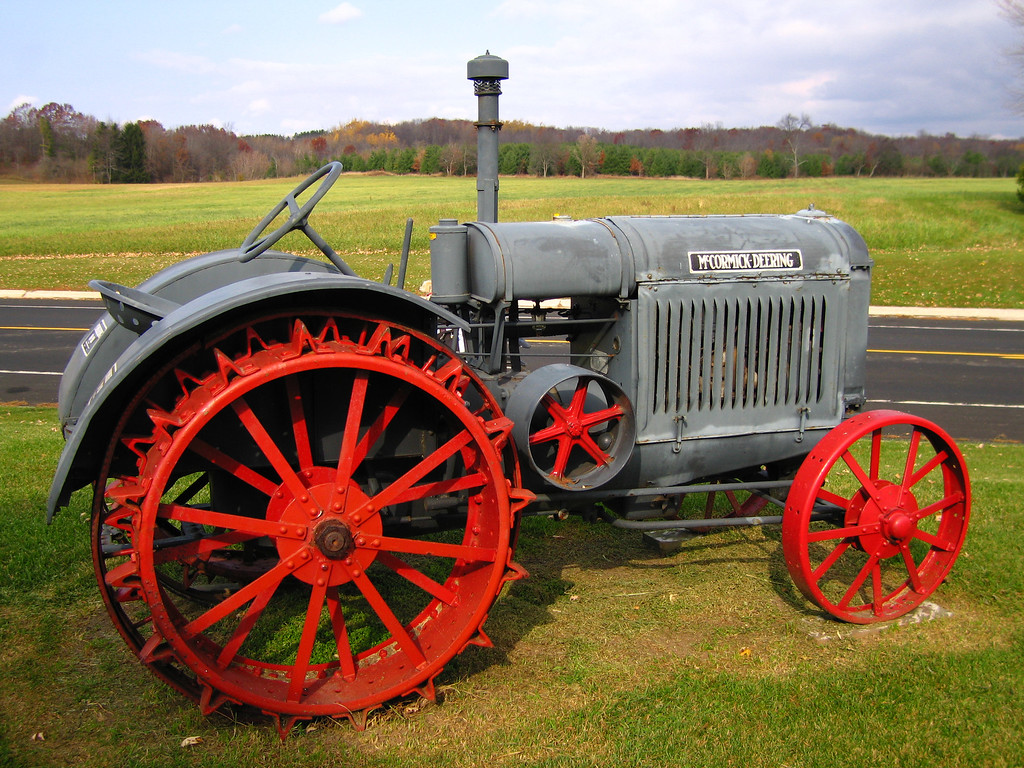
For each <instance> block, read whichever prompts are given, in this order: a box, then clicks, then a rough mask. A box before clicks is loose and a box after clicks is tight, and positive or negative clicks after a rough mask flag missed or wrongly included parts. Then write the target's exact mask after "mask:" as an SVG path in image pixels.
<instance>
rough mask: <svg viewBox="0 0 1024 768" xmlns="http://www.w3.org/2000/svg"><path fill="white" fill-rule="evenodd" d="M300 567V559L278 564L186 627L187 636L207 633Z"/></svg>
mask: <svg viewBox="0 0 1024 768" xmlns="http://www.w3.org/2000/svg"><path fill="white" fill-rule="evenodd" d="M300 565H302V562H301V561H299V558H295V560H294V561H282V562H280V563H278V564H277V565H276V566H274V567H273V568H271V569H270V570H269V571H267V572H266V573H265V574H263V575H262V576H260V577H259V578H258V579H255V580H254V581H252V582H250V583H249V584H247V585H246V586H244V587H242V588H241V589H240V590H238V591H237V592H235V593H233V594H230V595H228V596H227V597H225V598H224V599H223V600H221V601H220V602H219V603H217V605H215V606H214V607H213V608H211V609H210V610H208V611H207V612H206V613H204V614H202V615H201V616H199V618H197V619H194V620H193V621H190V622H189V623H188V624H187V625H185V628H184V631H185V634H186V635H189V636H195V635H198V634H200V633H201V632H204V631H206V630H207V629H209V628H210V627H212V626H213V625H214V624H216V623H217V622H218V621H220V620H221V619H223V618H225V617H226V616H228V615H230V614H231V613H233V612H234V611H237V610H238V609H240V608H241V607H242V606H243V605H245V604H246V603H248V602H249V601H250V600H252V599H253V598H255V597H256V596H257V595H259V594H260V593H261V592H263V591H265V590H271V589H276V588H277V585H278V584H279V583H280V582H281V580H282V579H284V577H285V576H287V575H288V574H289V573H291V572H292V571H294V570H295V569H296V568H298V567H299V566H300Z"/></svg>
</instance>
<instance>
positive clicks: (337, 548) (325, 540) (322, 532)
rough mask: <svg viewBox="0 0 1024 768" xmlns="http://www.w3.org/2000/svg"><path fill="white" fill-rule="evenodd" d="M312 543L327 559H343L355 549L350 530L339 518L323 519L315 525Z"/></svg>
mask: <svg viewBox="0 0 1024 768" xmlns="http://www.w3.org/2000/svg"><path fill="white" fill-rule="evenodd" d="M313 543H314V544H315V545H316V547H317V549H319V550H320V553H321V554H322V555H323V556H324V557H326V558H327V559H328V560H344V559H345V558H346V557H348V555H349V554H350V553H351V552H352V550H353V549H355V545H356V543H355V540H354V539H353V538H352V531H350V530H349V527H348V526H347V525H345V523H343V522H341V520H325V521H324V522H322V523H320V525H318V526H317V527H316V531H315V532H314V533H313Z"/></svg>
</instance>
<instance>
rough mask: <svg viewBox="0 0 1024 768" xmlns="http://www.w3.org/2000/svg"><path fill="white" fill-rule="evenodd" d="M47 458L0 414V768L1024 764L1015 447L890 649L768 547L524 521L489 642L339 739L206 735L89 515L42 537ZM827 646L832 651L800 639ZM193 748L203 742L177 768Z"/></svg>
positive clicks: (991, 456) (1023, 450)
mask: <svg viewBox="0 0 1024 768" xmlns="http://www.w3.org/2000/svg"><path fill="white" fill-rule="evenodd" d="M60 447H61V440H60V436H59V434H58V433H57V429H56V425H55V414H54V412H53V410H52V409H47V408H24V407H23V408H6V409H2V410H0V451H2V455H3V457H4V458H3V464H4V479H3V481H2V483H0V510H2V514H3V525H2V526H0V765H3V766H57V765H76V766H111V765H130V766H161V767H162V766H176V765H180V766H185V765H205V766H237V765H246V766H250V767H251V768H258V767H260V766H282V767H287V766H307V767H308V766H335V765H354V766H422V765H436V766H467V767H469V766H473V767H474V768H475V767H477V766H483V765H487V766H520V765H535V766H574V765H599V766H623V765H629V766H634V765H635V766H641V765H645V766H646V765H649V766H665V765H687V766H783V765H784V766H791V767H792V768H796V767H797V766H806V767H807V768H817V767H818V766H823V765H829V766H864V765H882V764H884V765H891V766H912V765H921V764H941V765H943V766H951V767H953V766H1019V765H1021V763H1022V760H1024V712H1022V710H1021V707H1020V697H1021V691H1022V690H1024V666H1022V665H1021V663H1020V659H1021V654H1022V652H1024V611H1022V610H1021V608H1020V595H1021V592H1022V591H1024V562H1022V560H1021V558H1020V556H1019V535H1018V533H1017V532H1018V531H1019V530H1020V528H1021V526H1022V525H1024V513H1022V512H1021V510H1020V504H1019V499H1020V497H1021V494H1022V493H1024V472H1022V469H1024V447H1021V446H1005V445H1003V446H1000V445H991V444H990V445H983V446H982V445H968V446H963V448H964V449H965V454H966V458H967V461H968V464H969V466H970V468H971V473H972V480H973V489H974V502H975V503H974V517H973V519H972V528H971V532H970V535H969V537H968V541H967V544H966V547H965V550H964V553H963V554H962V556H961V557H960V559H959V561H958V563H957V565H956V568H955V569H954V571H953V574H952V576H951V578H950V579H949V580H948V581H947V582H946V583H945V584H944V585H942V587H940V589H939V590H938V592H937V593H936V595H935V598H936V599H937V601H938V602H939V603H940V604H941V605H942V607H944V608H945V609H947V610H949V611H952V616H951V617H948V618H944V619H941V620H936V621H933V622H930V623H926V624H920V625H917V626H908V627H902V628H893V629H889V630H888V631H885V632H882V633H874V632H868V633H865V634H857V633H855V632H854V631H853V630H854V627H852V626H849V625H839V624H836V623H833V622H830V621H827V620H825V619H823V618H821V615H820V614H819V612H818V611H816V610H815V609H813V607H812V606H810V605H808V604H807V603H806V602H805V601H804V600H803V599H802V598H801V597H800V595H799V594H798V593H797V592H796V590H795V588H794V587H793V585H792V583H791V582H790V580H789V578H788V575H787V573H786V568H785V564H784V562H783V560H782V552H781V546H780V542H779V538H778V536H779V531H778V529H774V528H764V529H747V530H734V531H730V532H727V533H722V534H714V535H709V536H706V537H698V538H696V539H693V540H691V541H689V542H687V543H686V544H685V545H684V547H683V549H682V551H681V552H679V553H678V554H674V555H669V556H665V557H661V556H655V555H654V554H653V553H652V552H650V551H649V550H647V549H645V548H643V547H642V546H641V543H640V540H639V538H638V534H635V533H627V532H624V531H619V530H618V529H614V528H611V527H610V526H607V525H605V524H600V523H590V524H588V523H585V522H583V521H581V520H578V519H575V518H572V519H570V520H569V521H566V522H558V521H556V520H551V519H547V518H534V519H530V520H528V521H527V524H526V525H525V526H524V531H523V534H522V536H521V539H520V545H519V550H518V552H519V554H518V557H517V559H518V560H519V561H520V562H521V563H522V564H523V565H525V566H526V567H527V568H528V569H529V570H530V572H531V577H530V578H529V579H527V580H526V581H522V582H517V583H516V584H514V585H512V587H511V588H510V589H506V591H505V592H504V593H503V595H502V597H501V598H500V599H499V601H498V603H497V604H496V605H495V607H494V609H493V611H492V613H491V617H490V619H489V621H488V624H487V630H488V632H489V634H490V635H491V637H492V638H493V640H494V641H495V647H494V648H492V649H483V648H471V649H469V650H467V651H466V652H465V653H463V654H462V655H461V656H459V657H458V658H457V659H456V660H455V661H454V662H453V663H451V664H450V665H449V667H448V668H447V669H446V670H445V671H444V672H443V673H442V675H441V677H440V678H439V680H438V689H439V694H440V702H439V703H438V704H428V703H426V702H423V701H418V700H407V701H404V702H399V703H397V704H396V705H394V706H392V707H389V708H387V709H385V710H381V711H379V712H378V713H377V714H375V715H374V716H372V717H371V722H370V725H369V727H368V728H367V730H366V731H364V732H361V733H358V732H355V731H353V730H352V729H351V728H350V727H348V726H347V725H345V724H334V723H323V722H321V723H316V724H315V727H313V728H309V729H305V728H297V729H296V730H295V732H293V734H292V735H291V737H290V738H289V739H288V740H287V741H286V742H284V743H282V742H281V741H280V740H279V738H278V735H277V732H276V730H275V729H274V728H273V727H272V726H271V725H269V724H267V723H263V724H258V723H256V724H254V723H250V722H240V721H233V720H230V719H228V718H227V717H225V716H223V715H219V714H218V715H214V716H211V717H208V718H204V717H203V716H202V715H201V714H200V713H199V710H198V708H197V707H195V706H194V705H192V704H191V703H189V702H187V701H185V700H183V699H182V698H181V697H180V696H179V695H178V694H177V693H175V692H174V691H172V690H171V689H169V688H168V687H167V686H165V685H164V684H163V683H161V682H159V681H158V680H157V679H156V678H155V677H152V676H151V675H150V674H149V673H148V672H147V671H146V670H145V669H143V668H142V666H141V665H140V664H139V663H138V662H137V661H136V660H135V659H134V657H133V656H132V655H131V654H130V653H129V651H128V650H127V649H126V648H125V647H124V645H123V642H122V641H121V639H120V637H119V636H118V634H117V632H116V631H115V629H114V627H113V625H112V624H111V622H110V621H109V620H108V619H107V617H106V613H105V611H104V609H103V607H102V604H101V601H100V598H99V596H98V593H97V590H96V587H95V585H94V583H93V577H92V569H91V566H90V557H89V551H88V541H87V540H88V523H87V519H86V518H87V509H88V499H87V498H84V496H87V495H88V494H80V495H78V496H76V497H75V498H74V499H73V503H72V507H71V508H70V509H69V510H67V511H66V512H65V513H64V514H62V515H60V516H59V517H58V518H57V520H56V522H55V523H54V525H53V526H52V527H47V526H46V525H45V523H44V514H43V507H44V499H45V495H46V491H47V483H48V470H47V471H41V469H40V468H41V467H46V468H49V467H52V466H53V464H54V462H55V460H56V457H57V454H58V452H59V450H60ZM821 633H825V634H827V635H828V636H830V637H831V639H828V640H821V639H816V637H815V634H821ZM187 737H199V738H200V739H201V742H200V743H198V744H196V745H195V746H191V747H182V746H181V744H182V741H183V740H184V739H186V738H187Z"/></svg>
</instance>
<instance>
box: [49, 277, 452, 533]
mask: <svg viewBox="0 0 1024 768" xmlns="http://www.w3.org/2000/svg"><path fill="white" fill-rule="evenodd" d="M313 305H321V306H324V305H326V306H331V305H336V306H337V307H338V308H339V309H344V310H345V311H353V310H355V311H358V312H360V313H363V314H365V315H366V316H367V317H373V318H379V319H387V320H393V321H396V322H399V323H401V324H403V325H405V326H408V327H410V328H413V329H416V330H420V331H423V332H425V333H428V334H431V335H432V334H434V332H435V331H436V328H437V324H438V323H439V322H440V323H443V324H445V325H451V326H454V327H458V328H462V329H464V330H465V329H467V326H466V323H465V321H463V320H462V319H461V318H459V317H457V316H456V315H454V314H452V313H450V312H448V311H447V310H445V309H444V308H442V307H440V306H438V305H436V304H433V303H431V302H430V301H428V300H427V299H424V298H422V297H420V296H417V295H416V294H413V293H410V292H408V291H405V290H402V289H400V288H395V287H392V286H388V285H384V284H382V283H377V282H373V281H371V280H365V279H363V278H359V277H350V276H347V275H341V274H337V275H330V274H323V273H318V274H317V273H284V274H276V275H273V276H272V279H268V278H267V276H261V277H253V278H249V279H246V280H241V281H239V282H235V283H231V284H229V285H224V286H221V287H219V288H216V289H215V290H212V291H210V292H208V293H204V294H202V295H199V296H197V297H196V298H195V299H193V300H192V301H189V302H187V303H185V304H181V305H180V306H178V307H177V308H175V309H173V310H172V311H170V312H169V313H168V314H167V315H166V316H164V317H163V318H161V319H159V320H156V321H155V322H154V323H153V324H152V325H151V326H150V327H149V329H148V330H146V331H145V332H144V333H142V334H141V335H139V336H138V337H137V338H136V339H135V340H134V341H133V342H132V343H131V344H129V345H128V346H127V348H125V350H124V351H123V352H122V353H121V355H120V356H119V357H118V358H117V359H116V360H115V361H114V363H113V364H112V365H111V366H110V368H109V369H108V370H107V371H106V373H105V375H104V376H103V377H102V380H101V381H100V383H99V385H98V386H97V387H96V389H95V391H94V392H93V393H92V396H91V397H90V398H89V401H88V403H87V404H86V405H85V407H84V409H83V410H82V413H81V415H80V416H79V418H78V419H77V420H76V422H75V424H74V427H73V429H71V430H70V431H69V432H68V434H67V435H66V439H67V442H66V443H65V445H64V450H63V452H62V453H61V456H60V459H59V460H58V463H57V470H56V472H55V473H54V478H53V482H52V484H51V486H50V493H49V497H48V498H47V502H46V508H47V522H49V521H51V520H52V519H53V515H54V514H55V513H56V511H57V510H58V509H60V508H62V507H65V506H67V504H68V501H69V499H70V497H71V494H72V493H73V492H74V491H76V490H78V489H79V488H81V487H83V486H85V485H87V484H88V483H90V482H92V480H93V479H94V478H95V477H96V474H97V472H98V470H99V468H100V462H101V461H102V460H103V456H104V454H105V451H106V448H107V441H108V440H109V436H110V434H111V430H112V429H113V427H114V425H115V424H116V421H117V419H118V418H119V417H120V416H121V414H122V410H123V408H124V406H125V404H126V402H127V401H128V400H130V399H131V398H132V397H133V396H134V395H135V394H137V392H138V391H139V389H140V388H141V387H142V386H143V385H144V384H145V382H146V380H147V378H148V377H149V376H152V375H153V373H154V372H155V371H156V370H157V369H158V368H159V367H160V366H161V365H163V364H165V363H166V362H167V361H168V360H170V359H171V357H173V356H174V355H175V354H177V353H179V352H180V351H182V350H184V349H185V348H187V347H188V346H189V345H190V344H191V343H193V342H194V340H195V339H197V338H200V337H201V336H202V334H204V333H205V332H206V331H208V330H210V329H218V328H222V327H223V326H224V325H225V324H226V323H229V322H231V321H232V320H233V319H234V318H235V317H238V316H240V315H242V314H251V313H253V312H254V311H255V312H259V311H260V309H261V308H265V309H266V310H267V311H274V310H279V309H284V308H289V307H300V308H304V307H309V306H313Z"/></svg>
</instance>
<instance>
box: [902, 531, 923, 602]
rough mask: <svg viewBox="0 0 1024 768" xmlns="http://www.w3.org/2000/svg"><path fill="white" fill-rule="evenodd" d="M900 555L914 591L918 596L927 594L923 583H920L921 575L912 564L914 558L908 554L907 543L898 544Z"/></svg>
mask: <svg viewBox="0 0 1024 768" xmlns="http://www.w3.org/2000/svg"><path fill="white" fill-rule="evenodd" d="M900 554H901V555H902V556H903V564H904V565H905V566H906V568H907V575H908V576H909V577H910V585H911V586H912V587H913V588H914V591H915V592H917V593H918V594H920V595H924V594H927V592H926V589H925V586H924V583H923V582H922V581H921V574H920V573H918V570H917V563H915V562H914V556H913V555H912V554H911V552H910V543H909V542H906V541H904V542H902V543H901V544H900Z"/></svg>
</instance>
